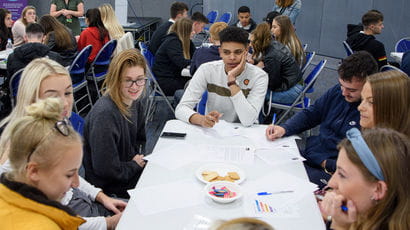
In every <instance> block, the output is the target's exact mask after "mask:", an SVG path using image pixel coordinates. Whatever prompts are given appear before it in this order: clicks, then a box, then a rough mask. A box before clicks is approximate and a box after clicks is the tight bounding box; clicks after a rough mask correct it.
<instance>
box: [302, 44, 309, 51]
mask: <svg viewBox="0 0 410 230" xmlns="http://www.w3.org/2000/svg"><path fill="white" fill-rule="evenodd" d="M307 48H308V44H303V51H305V52H306V50H307Z"/></svg>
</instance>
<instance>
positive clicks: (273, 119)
mask: <svg viewBox="0 0 410 230" xmlns="http://www.w3.org/2000/svg"><path fill="white" fill-rule="evenodd" d="M275 122H276V113H274V114H273V117H272V129H271V130H270V134H271V135H272V134H273V133H274V128H273V126H275Z"/></svg>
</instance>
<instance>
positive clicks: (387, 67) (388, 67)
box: [380, 65, 404, 73]
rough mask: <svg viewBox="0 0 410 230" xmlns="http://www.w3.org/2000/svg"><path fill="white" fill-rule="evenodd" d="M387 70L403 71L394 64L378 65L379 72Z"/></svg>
mask: <svg viewBox="0 0 410 230" xmlns="http://www.w3.org/2000/svg"><path fill="white" fill-rule="evenodd" d="M389 70H396V71H400V72H402V73H404V72H403V70H401V69H399V68H397V67H396V66H392V65H384V66H382V67H380V72H384V71H389Z"/></svg>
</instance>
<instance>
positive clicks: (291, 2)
mask: <svg viewBox="0 0 410 230" xmlns="http://www.w3.org/2000/svg"><path fill="white" fill-rule="evenodd" d="M301 8H302V0H275V2H274V3H273V8H272V11H276V12H278V13H279V14H281V15H285V16H288V17H289V18H290V20H291V21H292V24H293V25H294V24H295V22H296V18H297V17H298V15H299V13H300V9H301Z"/></svg>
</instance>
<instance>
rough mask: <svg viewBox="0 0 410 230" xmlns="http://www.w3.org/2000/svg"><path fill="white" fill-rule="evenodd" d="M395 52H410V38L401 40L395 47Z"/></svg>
mask: <svg viewBox="0 0 410 230" xmlns="http://www.w3.org/2000/svg"><path fill="white" fill-rule="evenodd" d="M394 50H395V51H396V52H401V53H404V52H406V51H408V50H410V37H407V38H402V39H400V40H399V41H398V42H397V43H396V45H395V46H394Z"/></svg>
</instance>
